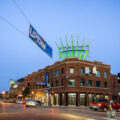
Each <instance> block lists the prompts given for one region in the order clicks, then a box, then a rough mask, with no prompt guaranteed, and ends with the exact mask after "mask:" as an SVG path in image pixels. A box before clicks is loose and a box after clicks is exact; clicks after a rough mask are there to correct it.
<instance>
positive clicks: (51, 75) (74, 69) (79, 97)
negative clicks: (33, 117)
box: [24, 58, 111, 106]
mask: <svg viewBox="0 0 120 120" xmlns="http://www.w3.org/2000/svg"><path fill="white" fill-rule="evenodd" d="M110 79H111V74H110V65H108V64H103V63H102V62H98V61H88V60H82V59H78V58H66V59H65V60H63V61H57V62H55V63H54V64H53V65H50V66H47V67H45V68H44V69H40V70H38V71H37V72H34V73H32V74H29V75H27V76H25V78H24V85H26V84H27V82H28V81H29V82H30V90H31V93H32V94H31V96H30V97H31V99H35V100H39V101H41V103H43V104H45V105H47V104H52V105H64V106H88V105H89V103H90V102H91V101H95V100H99V99H101V98H106V99H109V97H110V92H111V91H110V90H111V82H110Z"/></svg>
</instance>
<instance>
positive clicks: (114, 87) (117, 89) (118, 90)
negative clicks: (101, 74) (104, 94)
mask: <svg viewBox="0 0 120 120" xmlns="http://www.w3.org/2000/svg"><path fill="white" fill-rule="evenodd" d="M110 81H111V92H110V93H111V96H112V98H113V99H114V100H117V101H118V102H119V103H120V80H117V76H116V75H111V79H110Z"/></svg>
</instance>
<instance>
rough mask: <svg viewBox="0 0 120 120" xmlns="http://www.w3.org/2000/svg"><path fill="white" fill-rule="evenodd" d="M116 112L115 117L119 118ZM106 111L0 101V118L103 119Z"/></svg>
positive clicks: (9, 119)
mask: <svg viewBox="0 0 120 120" xmlns="http://www.w3.org/2000/svg"><path fill="white" fill-rule="evenodd" d="M119 114H120V113H118V112H117V118H116V119H113V118H111V119H109V120H120V119H119V116H120V115H119ZM105 119H108V118H106V113H105V112H100V111H92V110H90V109H89V108H88V107H59V106H52V107H47V106H40V107H26V106H25V105H22V104H15V103H0V120H105Z"/></svg>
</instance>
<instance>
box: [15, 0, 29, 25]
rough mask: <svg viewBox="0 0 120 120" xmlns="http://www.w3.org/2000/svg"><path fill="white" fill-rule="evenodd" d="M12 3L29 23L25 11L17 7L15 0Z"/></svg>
mask: <svg viewBox="0 0 120 120" xmlns="http://www.w3.org/2000/svg"><path fill="white" fill-rule="evenodd" d="M13 3H14V4H15V5H16V7H17V8H18V10H19V11H20V12H21V14H22V15H23V16H24V18H25V19H26V21H27V22H28V23H29V24H30V21H29V19H28V18H27V16H26V15H25V13H24V12H23V11H22V10H21V8H20V7H19V5H18V4H17V3H16V2H15V0H13Z"/></svg>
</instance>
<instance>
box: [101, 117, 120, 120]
mask: <svg viewBox="0 0 120 120" xmlns="http://www.w3.org/2000/svg"><path fill="white" fill-rule="evenodd" d="M117 118H119V119H117ZM102 119H104V120H120V117H116V118H102Z"/></svg>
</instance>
